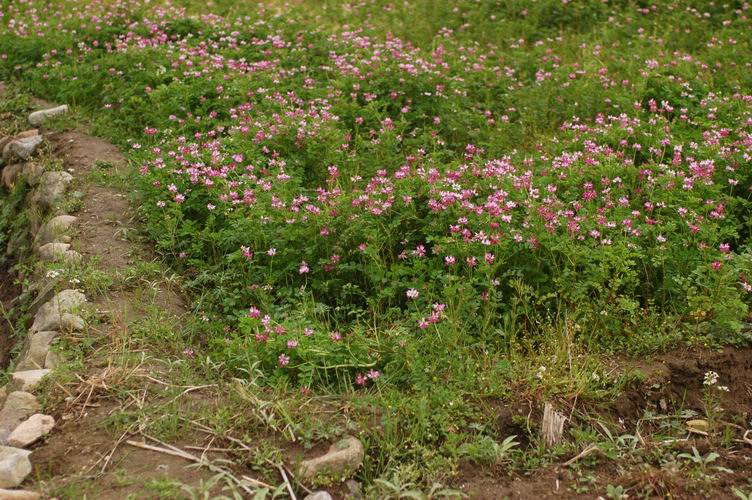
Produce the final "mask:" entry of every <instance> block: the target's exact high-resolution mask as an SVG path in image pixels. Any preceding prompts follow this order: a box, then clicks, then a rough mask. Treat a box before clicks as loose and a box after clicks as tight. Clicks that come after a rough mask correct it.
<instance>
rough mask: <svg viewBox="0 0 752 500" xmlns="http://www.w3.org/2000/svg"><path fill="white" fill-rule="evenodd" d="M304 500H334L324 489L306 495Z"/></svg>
mask: <svg viewBox="0 0 752 500" xmlns="http://www.w3.org/2000/svg"><path fill="white" fill-rule="evenodd" d="M303 500H332V496H331V495H330V494H329V493H328V492H326V491H324V490H321V491H314V492H313V493H311V494H310V495H306V497H305V498H304V499H303Z"/></svg>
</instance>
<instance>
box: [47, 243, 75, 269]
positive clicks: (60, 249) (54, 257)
mask: <svg viewBox="0 0 752 500" xmlns="http://www.w3.org/2000/svg"><path fill="white" fill-rule="evenodd" d="M37 255H39V258H40V259H41V260H42V261H43V262H64V263H66V264H78V263H79V262H81V260H82V257H81V254H80V253H78V252H76V251H75V250H71V249H70V244H69V243H59V242H53V243H47V244H46V245H42V246H41V247H39V249H38V250H37Z"/></svg>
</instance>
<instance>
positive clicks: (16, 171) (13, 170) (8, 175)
mask: <svg viewBox="0 0 752 500" xmlns="http://www.w3.org/2000/svg"><path fill="white" fill-rule="evenodd" d="M23 168H24V165H23V163H14V164H13V165H8V166H7V167H5V168H4V169H3V174H2V181H3V186H5V187H6V188H7V189H13V186H15V185H16V180H18V176H19V175H20V174H21V172H23Z"/></svg>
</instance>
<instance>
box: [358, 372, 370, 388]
mask: <svg viewBox="0 0 752 500" xmlns="http://www.w3.org/2000/svg"><path fill="white" fill-rule="evenodd" d="M367 381H368V378H366V376H365V375H364V374H362V373H358V375H357V376H356V377H355V383H356V384H358V385H360V386H364V385H366V382H367Z"/></svg>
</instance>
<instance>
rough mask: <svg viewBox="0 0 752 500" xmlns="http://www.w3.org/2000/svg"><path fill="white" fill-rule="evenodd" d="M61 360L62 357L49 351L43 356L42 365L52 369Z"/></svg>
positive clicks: (58, 364)
mask: <svg viewBox="0 0 752 500" xmlns="http://www.w3.org/2000/svg"><path fill="white" fill-rule="evenodd" d="M62 362H63V357H62V356H61V355H60V354H59V353H57V352H55V351H50V352H48V353H47V357H46V358H44V367H45V368H49V369H50V370H54V369H55V368H57V367H58V366H60V363H62Z"/></svg>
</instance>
